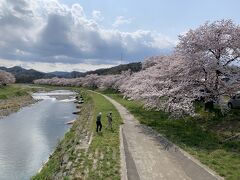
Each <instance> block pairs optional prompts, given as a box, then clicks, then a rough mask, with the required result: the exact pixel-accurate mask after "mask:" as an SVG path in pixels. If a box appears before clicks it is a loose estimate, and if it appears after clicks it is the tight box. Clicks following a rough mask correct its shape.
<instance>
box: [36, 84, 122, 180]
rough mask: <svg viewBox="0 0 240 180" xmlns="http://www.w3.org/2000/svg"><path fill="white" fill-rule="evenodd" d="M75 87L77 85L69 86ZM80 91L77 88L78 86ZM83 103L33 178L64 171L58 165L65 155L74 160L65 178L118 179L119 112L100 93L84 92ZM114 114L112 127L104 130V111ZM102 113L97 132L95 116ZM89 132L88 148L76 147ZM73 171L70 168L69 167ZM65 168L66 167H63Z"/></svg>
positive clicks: (51, 176) (105, 120)
mask: <svg viewBox="0 0 240 180" xmlns="http://www.w3.org/2000/svg"><path fill="white" fill-rule="evenodd" d="M72 89H74V90H77V89H76V88H72ZM78 90H79V89H78ZM81 94H83V97H84V101H85V103H84V104H83V107H82V110H81V114H80V115H79V119H78V120H77V121H76V122H75V123H74V124H73V126H72V128H71V129H70V131H69V132H68V133H66V135H65V137H64V139H63V140H62V141H61V142H60V143H59V145H58V146H57V148H56V150H55V152H54V153H53V155H52V156H51V157H50V160H49V161H48V163H47V164H46V165H45V166H44V167H43V169H42V171H41V172H40V173H38V174H37V175H36V176H34V177H33V178H32V179H34V180H42V179H53V177H55V176H56V174H57V173H59V172H60V171H62V170H64V168H65V167H64V165H61V162H62V157H63V156H66V155H68V156H69V160H68V161H71V162H73V167H74V169H75V170H74V171H73V173H70V172H69V171H66V172H67V174H66V176H65V177H64V178H65V179H70V177H71V178H76V179H77V178H79V179H89V180H92V179H104V180H105V179H111V180H112V179H116V180H118V179H120V149H119V144H120V142H119V126H120V124H121V123H122V120H121V118H120V115H119V113H118V111H117V110H116V109H115V108H114V106H113V105H112V104H111V103H110V102H109V101H108V100H106V99H105V98H104V97H103V96H101V95H99V94H96V93H92V92H84V91H81ZM109 111H112V113H113V130H110V129H106V126H107V117H106V113H108V112H109ZM99 112H102V113H103V115H102V124H103V129H102V132H101V133H96V122H95V119H96V116H97V114H98V113H99ZM88 132H91V133H92V141H91V144H90V146H89V148H88V149H76V147H77V145H79V140H81V139H84V137H85V135H86V134H88ZM71 170H73V168H71ZM64 171H65V170H64Z"/></svg>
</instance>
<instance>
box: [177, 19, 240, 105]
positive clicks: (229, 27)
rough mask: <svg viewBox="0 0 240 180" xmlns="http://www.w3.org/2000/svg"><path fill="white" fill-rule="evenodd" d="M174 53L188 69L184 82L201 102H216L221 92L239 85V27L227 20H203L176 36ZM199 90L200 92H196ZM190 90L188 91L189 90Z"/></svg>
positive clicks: (224, 93)
mask: <svg viewBox="0 0 240 180" xmlns="http://www.w3.org/2000/svg"><path fill="white" fill-rule="evenodd" d="M179 41H180V42H179V44H178V45H177V47H176V52H177V53H178V54H180V55H181V56H182V57H183V58H184V59H185V61H186V63H185V66H186V69H188V73H187V74H186V80H185V82H187V83H185V84H184V85H185V86H191V87H192V88H193V90H194V92H195V94H197V92H199V93H198V94H199V95H198V96H199V97H200V96H201V97H203V98H204V100H205V102H211V103H213V102H218V101H219V99H220V97H221V96H222V95H226V94H232V93H235V92H236V90H237V88H239V87H240V86H239V85H240V84H239V72H234V70H233V69H234V68H233V65H234V63H237V62H239V61H240V27H239V26H238V25H235V24H234V23H233V22H232V21H231V20H221V21H215V22H213V23H205V24H204V25H203V26H200V27H199V28H197V29H196V30H190V31H189V32H187V33H186V34H185V35H183V36H180V37H179ZM200 92H201V93H200ZM191 93H192V91H191Z"/></svg>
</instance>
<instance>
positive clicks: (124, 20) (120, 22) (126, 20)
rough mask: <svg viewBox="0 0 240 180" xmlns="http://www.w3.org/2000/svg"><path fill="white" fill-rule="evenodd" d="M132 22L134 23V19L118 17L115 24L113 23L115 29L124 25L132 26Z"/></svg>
mask: <svg viewBox="0 0 240 180" xmlns="http://www.w3.org/2000/svg"><path fill="white" fill-rule="evenodd" d="M132 21H133V18H125V17H123V16H118V17H116V19H115V22H114V23H113V27H115V28H117V27H119V26H121V25H124V24H131V23H132Z"/></svg>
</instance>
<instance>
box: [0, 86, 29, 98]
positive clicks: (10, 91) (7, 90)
mask: <svg viewBox="0 0 240 180" xmlns="http://www.w3.org/2000/svg"><path fill="white" fill-rule="evenodd" d="M30 91H31V88H29V87H25V86H22V85H16V84H14V85H7V86H0V99H8V98H12V97H20V96H24V95H27V94H28V92H30Z"/></svg>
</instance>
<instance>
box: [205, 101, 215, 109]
mask: <svg viewBox="0 0 240 180" xmlns="http://www.w3.org/2000/svg"><path fill="white" fill-rule="evenodd" d="M213 109H214V103H213V101H212V100H211V101H208V102H206V103H205V106H204V110H205V111H209V112H212V111H213Z"/></svg>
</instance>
